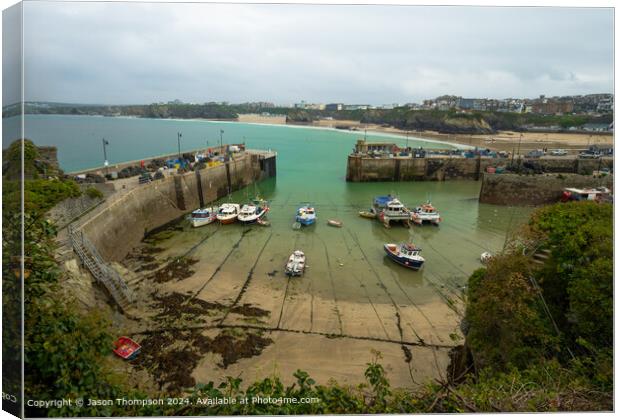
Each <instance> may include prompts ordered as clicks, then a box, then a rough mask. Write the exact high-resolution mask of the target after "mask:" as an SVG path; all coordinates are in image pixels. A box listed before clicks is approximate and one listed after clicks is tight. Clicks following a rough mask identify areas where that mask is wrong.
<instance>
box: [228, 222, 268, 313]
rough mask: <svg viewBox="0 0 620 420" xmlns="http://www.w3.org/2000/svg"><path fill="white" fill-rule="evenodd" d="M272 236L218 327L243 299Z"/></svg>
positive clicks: (257, 257) (264, 245)
mask: <svg viewBox="0 0 620 420" xmlns="http://www.w3.org/2000/svg"><path fill="white" fill-rule="evenodd" d="M272 236H273V232H271V233H270V234H269V237H268V238H267V240H266V241H265V243H264V244H263V246H262V248H261V249H260V252H259V253H258V255H257V256H256V260H254V264H253V265H252V268H250V271H248V276H247V278H246V279H245V283H243V286H241V290H240V291H239V294H238V295H237V297H236V298H235V301H234V302H233V303H232V304H231V305H230V306H229V307H228V308H226V313H225V314H224V316H223V317H222V320H221V321H220V322H219V323H218V325H222V324H223V323H224V321H225V320H226V318H227V317H228V314H230V311H231V310H232V308H234V307H235V306H237V304H238V303H239V301H240V300H241V298H242V297H243V294H244V293H245V291H246V290H247V288H248V286H249V285H250V281H251V280H252V276H253V275H254V269H255V268H256V265H257V264H258V261H259V260H260V257H261V256H262V255H263V251H265V248H266V247H267V244H268V243H269V241H270V240H271V237H272Z"/></svg>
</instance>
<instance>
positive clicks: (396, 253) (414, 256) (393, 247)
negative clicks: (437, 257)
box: [383, 243, 425, 270]
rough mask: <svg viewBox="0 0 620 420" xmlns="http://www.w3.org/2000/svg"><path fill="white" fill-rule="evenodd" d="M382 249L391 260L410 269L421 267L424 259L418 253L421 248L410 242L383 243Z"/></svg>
mask: <svg viewBox="0 0 620 420" xmlns="http://www.w3.org/2000/svg"><path fill="white" fill-rule="evenodd" d="M383 249H385V253H386V254H387V256H388V257H389V258H390V259H391V260H392V261H394V262H396V263H398V264H400V265H402V266H403V267H407V268H411V269H412V270H419V269H420V268H422V264H424V261H425V260H424V257H423V256H421V255H420V251H422V250H421V249H420V248H418V247H416V246H415V245H414V244H411V243H401V244H384V245H383Z"/></svg>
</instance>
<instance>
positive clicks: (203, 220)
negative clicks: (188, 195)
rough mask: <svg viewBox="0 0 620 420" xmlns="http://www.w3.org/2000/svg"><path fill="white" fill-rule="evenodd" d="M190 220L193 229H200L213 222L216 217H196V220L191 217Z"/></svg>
mask: <svg viewBox="0 0 620 420" xmlns="http://www.w3.org/2000/svg"><path fill="white" fill-rule="evenodd" d="M191 220H192V226H193V227H200V226H206V225H208V224H210V223H213V222H215V220H216V217H215V216H212V217H196V218H193V217H192V219H191Z"/></svg>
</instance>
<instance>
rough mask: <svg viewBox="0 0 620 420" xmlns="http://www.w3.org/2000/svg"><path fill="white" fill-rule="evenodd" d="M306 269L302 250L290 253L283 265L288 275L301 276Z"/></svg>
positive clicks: (304, 255)
mask: <svg viewBox="0 0 620 420" xmlns="http://www.w3.org/2000/svg"><path fill="white" fill-rule="evenodd" d="M305 269H306V254H304V253H303V251H299V250H297V251H295V252H293V253H292V254H291V256H290V257H289V258H288V261H287V262H286V266H285V267H284V273H285V274H286V275H288V276H301V275H302V274H303V273H304V270H305Z"/></svg>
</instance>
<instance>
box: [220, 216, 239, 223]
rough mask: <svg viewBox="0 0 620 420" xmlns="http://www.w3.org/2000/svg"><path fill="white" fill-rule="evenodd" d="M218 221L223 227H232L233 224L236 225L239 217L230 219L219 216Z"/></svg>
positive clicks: (230, 217)
mask: <svg viewBox="0 0 620 420" xmlns="http://www.w3.org/2000/svg"><path fill="white" fill-rule="evenodd" d="M217 220H219V221H220V223H221V224H223V225H230V224H231V223H235V221H236V220H237V215H236V214H235V215H234V216H228V217H219V216H218V217H217Z"/></svg>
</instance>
